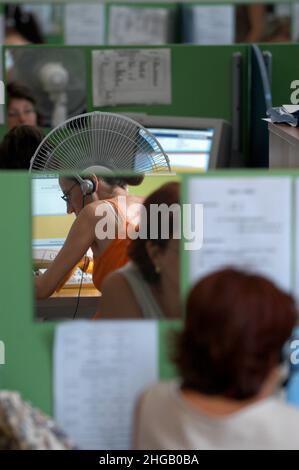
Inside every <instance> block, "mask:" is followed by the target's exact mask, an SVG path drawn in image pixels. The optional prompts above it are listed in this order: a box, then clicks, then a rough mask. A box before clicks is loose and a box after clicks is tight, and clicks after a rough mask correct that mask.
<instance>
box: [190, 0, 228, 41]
mask: <svg viewBox="0 0 299 470" xmlns="http://www.w3.org/2000/svg"><path fill="white" fill-rule="evenodd" d="M189 27H190V31H191V35H192V38H191V39H192V42H193V43H194V44H232V43H233V42H234V39H235V10H234V6H233V5H211V6H208V5H207V6H205V5H197V6H193V7H192V17H191V20H190V25H189ZM187 34H188V33H187ZM189 34H190V33H189Z"/></svg>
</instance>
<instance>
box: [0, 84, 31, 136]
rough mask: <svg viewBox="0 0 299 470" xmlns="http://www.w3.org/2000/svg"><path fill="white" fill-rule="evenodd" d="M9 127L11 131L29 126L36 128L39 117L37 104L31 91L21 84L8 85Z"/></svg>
mask: <svg viewBox="0 0 299 470" xmlns="http://www.w3.org/2000/svg"><path fill="white" fill-rule="evenodd" d="M6 91H7V126H8V128H9V129H13V128H14V127H17V126H21V125H24V124H25V125H27V126H36V125H37V121H38V117H37V112H36V109H35V106H36V102H35V99H34V97H33V95H32V94H31V92H30V90H29V89H28V88H27V87H26V86H25V85H22V84H20V83H16V82H11V83H9V84H8V85H7V88H6Z"/></svg>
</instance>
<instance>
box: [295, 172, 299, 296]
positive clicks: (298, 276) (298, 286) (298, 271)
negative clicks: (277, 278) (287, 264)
mask: <svg viewBox="0 0 299 470" xmlns="http://www.w3.org/2000/svg"><path fill="white" fill-rule="evenodd" d="M294 219H295V224H294V225H295V226H294V229H295V244H294V245H295V259H294V263H295V265H294V284H295V286H294V295H295V297H296V299H297V302H298V305H299V178H296V180H295V209H294Z"/></svg>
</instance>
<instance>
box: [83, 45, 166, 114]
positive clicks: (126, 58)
mask: <svg viewBox="0 0 299 470" xmlns="http://www.w3.org/2000/svg"><path fill="white" fill-rule="evenodd" d="M92 86H93V105H94V106H106V105H108V106H109V105H118V104H154V103H155V104H170V103H171V58H170V49H114V50H104V51H93V52H92Z"/></svg>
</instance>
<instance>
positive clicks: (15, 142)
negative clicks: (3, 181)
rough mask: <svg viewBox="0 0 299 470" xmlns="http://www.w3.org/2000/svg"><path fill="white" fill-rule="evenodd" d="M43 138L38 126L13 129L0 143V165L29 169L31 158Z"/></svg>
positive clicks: (9, 167) (8, 167)
mask: <svg viewBox="0 0 299 470" xmlns="http://www.w3.org/2000/svg"><path fill="white" fill-rule="evenodd" d="M42 140H43V134H42V132H41V131H40V129H38V128H37V127H33V126H18V127H14V128H13V129H11V130H10V131H9V132H8V133H7V134H6V135H5V136H4V139H3V141H2V143H1V145H0V166H1V168H7V169H29V167H30V160H31V158H32V157H33V155H34V152H35V151H36V149H37V147H38V146H39V144H40V143H41V141H42Z"/></svg>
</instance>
